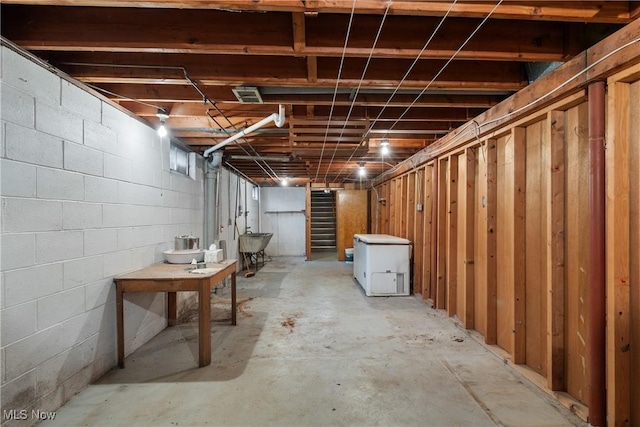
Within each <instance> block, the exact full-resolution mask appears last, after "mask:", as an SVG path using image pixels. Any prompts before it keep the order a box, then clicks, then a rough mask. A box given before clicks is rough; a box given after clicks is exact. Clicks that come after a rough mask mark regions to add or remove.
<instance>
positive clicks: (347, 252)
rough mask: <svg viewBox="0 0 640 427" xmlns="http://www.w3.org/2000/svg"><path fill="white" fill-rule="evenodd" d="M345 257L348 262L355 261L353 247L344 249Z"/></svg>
mask: <svg viewBox="0 0 640 427" xmlns="http://www.w3.org/2000/svg"><path fill="white" fill-rule="evenodd" d="M344 258H345V261H346V262H353V248H347V249H345V250H344Z"/></svg>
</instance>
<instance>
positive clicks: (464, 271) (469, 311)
mask: <svg viewBox="0 0 640 427" xmlns="http://www.w3.org/2000/svg"><path fill="white" fill-rule="evenodd" d="M461 157H462V156H461ZM462 160H463V162H461V163H460V164H459V167H460V176H459V178H460V187H459V190H460V193H459V195H460V198H459V200H458V221H459V230H458V233H459V234H458V244H459V247H458V254H459V256H460V259H458V267H459V268H458V272H459V275H460V276H459V277H458V298H457V300H456V303H457V305H458V309H457V313H458V317H459V318H460V319H461V320H462V324H463V326H464V327H465V328H466V329H472V328H473V327H474V320H475V319H474V304H475V302H474V293H475V289H474V267H475V264H474V263H475V256H474V249H475V248H474V240H475V239H474V233H475V228H474V226H475V204H474V200H475V194H476V193H475V179H476V174H475V162H476V156H475V149H474V148H467V149H466V150H465V152H464V157H462Z"/></svg>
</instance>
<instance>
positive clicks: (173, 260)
mask: <svg viewBox="0 0 640 427" xmlns="http://www.w3.org/2000/svg"><path fill="white" fill-rule="evenodd" d="M163 254H164V258H165V259H166V260H167V262H168V263H169V264H190V263H191V261H193V260H194V259H195V260H196V261H197V262H200V261H203V260H204V251H203V250H201V249H185V250H181V251H174V250H168V251H164V252H163Z"/></svg>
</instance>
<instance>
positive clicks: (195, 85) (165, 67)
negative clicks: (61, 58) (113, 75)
mask: <svg viewBox="0 0 640 427" xmlns="http://www.w3.org/2000/svg"><path fill="white" fill-rule="evenodd" d="M354 3H355V0H354ZM62 64H63V65H73V66H86V67H108V68H137V69H162V70H176V71H182V74H183V76H184V78H185V80H186V81H187V82H188V83H189V84H190V85H191V86H192V87H193V88H194V89H195V90H196V91H197V92H198V93H199V94H200V96H202V100H203V103H205V104H206V103H207V102H208V103H209V104H211V105H212V106H213V108H215V109H216V110H217V111H218V113H220V115H222V116H223V117H224V118H225V119H226V120H227V122H229V124H230V125H231V126H232V127H233V128H234V130H235V131H236V132H238V128H237V127H236V126H235V125H234V124H233V123H232V122H231V120H229V118H228V117H227V116H226V114H224V113H223V112H222V111H221V110H220V109H219V108H218V106H217V105H216V103H215V102H214V101H213V100H212V99H211V98H209V96H208V95H207V94H206V93H205V92H204V91H203V90H202V89H201V88H200V86H199V85H198V82H196V81H195V80H194V79H193V78H191V76H189V73H188V72H187V69H186V67H183V66H170V65H139V64H100V63H95V62H63V63H62ZM87 86H89V87H91V88H92V89H94V90H98V91H101V92H104V93H107V94H110V95H112V96H117V97H118V98H120V99H126V100H128V101H133V102H137V103H139V104H142V105H146V106H148V107H153V108H157V109H162V108H163V107H160V106H157V105H153V104H149V103H146V102H143V101H140V100H137V99H134V98H129V97H126V96H123V95H119V94H116V93H113V92H110V91H108V90H106V89H102V88H100V87H98V86H94V85H90V84H87ZM207 116H209V118H212V117H211V115H209V114H207ZM214 122H216V121H215V120H214ZM216 123H217V122H216ZM218 126H219V127H220V128H221V129H222V130H224V131H225V133H226V134H227V135H231V133H230V132H229V131H228V130H227V129H226V128H223V127H222V126H221V125H220V124H218ZM242 139H243V140H244V141H245V143H246V144H247V145H248V146H249V147H250V148H251V149H252V151H253V152H254V154H255V155H258V152H257V151H256V149H255V148H254V147H253V145H251V143H250V142H249V140H248V139H247V138H246V137H243V138H242ZM236 145H237V146H238V147H241V148H242V150H243V151H244V152H245V153H246V154H249V155H251V153H249V152H247V151H246V150H245V149H244V148H243V147H242V146H241V145H240V144H238V143H237V142H236ZM253 161H254V162H255V163H256V164H257V165H258V167H260V169H262V171H263V172H264V173H265V174H267V176H269V178H270V179H273V180H275V181H279V180H280V177H279V176H278V174H277V173H276V172H275V171H274V170H273V169H272V168H271V166H270V165H269V164H268V163H267V162H266V161H264V160H263V163H264V165H265V166H266V167H267V168H269V170H270V171H271V173H272V174H273V175H271V174H270V173H269V172H267V170H266V169H265V168H264V167H262V165H261V164H260V163H259V161H258V160H257V159H254V160H253ZM274 177H275V178H274Z"/></svg>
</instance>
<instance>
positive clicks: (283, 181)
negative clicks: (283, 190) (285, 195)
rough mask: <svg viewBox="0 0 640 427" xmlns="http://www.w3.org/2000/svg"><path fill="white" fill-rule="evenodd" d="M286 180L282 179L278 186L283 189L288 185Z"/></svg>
mask: <svg viewBox="0 0 640 427" xmlns="http://www.w3.org/2000/svg"><path fill="white" fill-rule="evenodd" d="M287 179H288V178H287V177H286V176H285V177H284V178H282V181H280V184H281V185H282V186H283V187H286V186H287V185H289V181H287Z"/></svg>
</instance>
